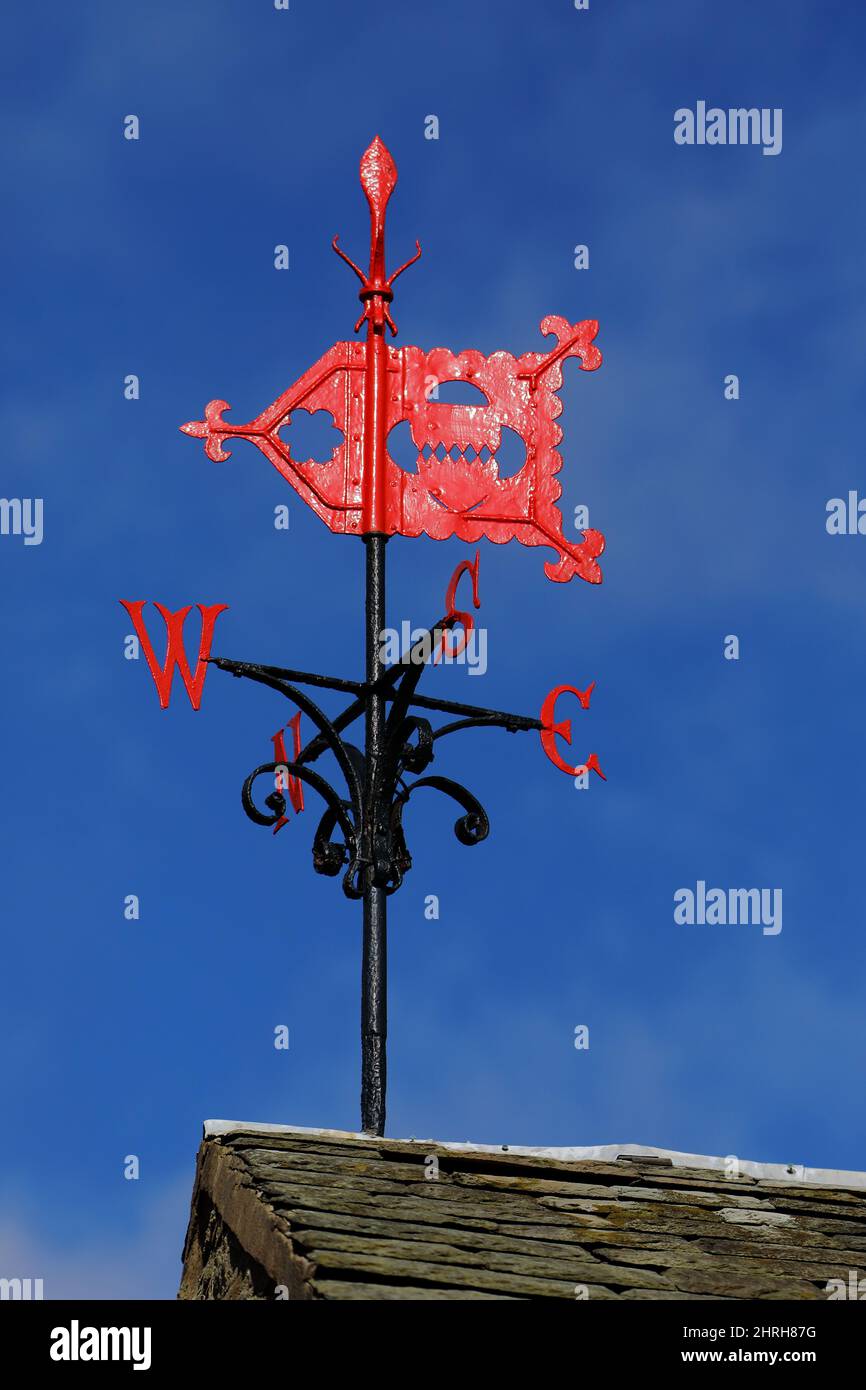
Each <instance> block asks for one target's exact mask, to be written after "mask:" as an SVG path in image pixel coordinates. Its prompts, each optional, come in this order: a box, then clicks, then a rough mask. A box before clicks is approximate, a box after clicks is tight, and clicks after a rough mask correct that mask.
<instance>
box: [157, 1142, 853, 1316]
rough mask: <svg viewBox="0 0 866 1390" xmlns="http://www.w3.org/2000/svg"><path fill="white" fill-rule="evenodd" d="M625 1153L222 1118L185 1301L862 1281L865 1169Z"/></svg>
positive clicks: (636, 1291) (695, 1290)
mask: <svg viewBox="0 0 866 1390" xmlns="http://www.w3.org/2000/svg"><path fill="white" fill-rule="evenodd" d="M630 1147H631V1148H633V1149H634V1147H635V1146H630ZM617 1151H618V1152H622V1148H621V1147H620V1149H619V1150H617V1149H616V1146H610V1147H609V1148H607V1149H605V1150H601V1151H600V1150H595V1151H589V1152H590V1153H593V1154H594V1156H593V1157H591V1158H582V1157H573V1156H572V1155H573V1154H574V1153H575V1152H580V1151H574V1150H558V1151H557V1150H543V1151H531V1150H509V1149H507V1148H505V1147H500V1148H498V1149H493V1148H490V1147H487V1148H484V1147H481V1146H479V1147H473V1146H470V1145H446V1144H440V1143H436V1142H432V1141H428V1140H423V1141H417V1140H397V1139H372V1138H368V1137H365V1136H362V1135H352V1134H347V1133H343V1132H341V1131H333V1130H331V1131H328V1130H316V1131H309V1130H306V1131H305V1130H292V1129H283V1128H277V1127H271V1126H259V1127H255V1126H246V1127H244V1126H243V1125H234V1124H231V1123H228V1122H221V1121H217V1122H210V1123H209V1125H208V1127H207V1128H206V1134H205V1138H204V1140H203V1142H202V1145H201V1148H200V1150H199V1155H198V1163H197V1170H196V1182H195V1189H194V1192H193V1199H192V1209H191V1217H190V1227H189V1231H188V1234H187V1239H186V1245H185V1248H184V1275H183V1281H182V1284H181V1289H180V1294H179V1297H181V1298H186V1299H241V1298H244V1299H274V1298H275V1297H282V1298H292V1299H307V1298H318V1299H479V1298H481V1299H490V1298H496V1299H501V1298H512V1299H513V1298H518V1299H527V1298H530V1299H531V1298H554V1299H569V1300H573V1299H575V1298H577V1297H586V1298H589V1299H606V1300H608V1299H627V1300H630V1299H707V1298H709V1299H714V1300H718V1299H720V1298H729V1299H826V1298H827V1296H828V1294H827V1288H826V1286H827V1281H828V1280H830V1279H842V1280H844V1281H846V1283H847V1282H848V1279H849V1272H850V1271H851V1270H859V1271H864V1270H866V1175H863V1174H856V1173H848V1174H845V1173H833V1174H831V1173H823V1174H822V1173H818V1174H813V1173H811V1172H810V1173H809V1174H808V1176H809V1178H812V1177H813V1176H814V1177H816V1178H817V1180H815V1181H811V1180H810V1181H804V1180H803V1178H802V1177H800V1176H797V1177H794V1178H791V1179H789V1180H784V1179H783V1178H781V1177H780V1176H779V1174H780V1173H784V1172H785V1171H786V1170H785V1169H784V1168H782V1167H781V1166H779V1167H775V1166H774V1167H768V1166H766V1165H758V1164H750V1165H743V1167H744V1168H746V1169H751V1172H749V1171H745V1172H743V1174H742V1176H740V1177H738V1178H733V1177H729V1176H726V1175H725V1172H724V1170H723V1167H722V1165H721V1163H720V1162H719V1166H718V1167H716V1168H712V1167H709V1166H707V1165H709V1164H711V1163H712V1162H714V1160H710V1159H702V1158H699V1157H697V1156H692V1155H672V1154H665V1153H664V1152H663V1151H662V1152H660V1153H659V1154H656V1155H653V1154H652V1153H650V1152H648V1151H638V1152H632V1153H629V1154H628V1155H627V1156H624V1157H621V1158H617V1157H616V1156H615V1155H616V1152H617ZM600 1154H601V1155H603V1156H599V1155H600ZM562 1155H565V1156H564V1157H563V1156H562ZM433 1159H435V1163H434V1162H433V1161H432V1160H433ZM690 1164H691V1165H693V1166H689V1165H690ZM437 1165H438V1169H437ZM694 1165H702V1166H694ZM425 1173H427V1174H430V1176H429V1177H428V1176H425ZM858 1277H859V1275H858Z"/></svg>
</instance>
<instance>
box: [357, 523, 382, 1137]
mask: <svg viewBox="0 0 866 1390" xmlns="http://www.w3.org/2000/svg"><path fill="white" fill-rule="evenodd" d="M387 543H388V538H387V536H382V535H367V536H365V537H364V546H365V548H366V568H367V593H366V619H367V653H366V657H367V683H368V685H373V684H375V682H376V681H378V679H379V677H380V675H381V674H382V663H381V661H380V657H379V654H380V650H381V641H382V638H381V634H382V631H383V629H384V627H385V546H386V545H387ZM385 707H386V702H385V698H384V696H383V695H382V694H381V693H380V692H374V691H368V693H367V696H366V709H365V724H366V728H365V739H366V786H365V793H364V799H365V805H364V827H365V831H366V836H365V838H366V842H367V843H366V853H367V857H368V864H367V869H366V882H365V884H364V943H363V951H362V961H361V1129H362V1130H363V1132H364V1133H365V1134H376V1135H379V1134H384V1133H385V1082H386V1071H387V1067H386V1055H385V1050H386V1042H387V1035H388V937H387V930H388V929H387V898H386V896H385V889H384V888H383V887H379V886H378V885H376V884H375V883H374V882H373V878H374V873H375V866H374V864H373V862H371V861H372V860H373V858H374V837H375V835H376V831H377V827H376V824H375V815H376V806H377V802H378V800H379V798H378V797H377V796H376V794H375V785H376V776H377V772H378V766H379V760H380V758H381V755H382V750H383V745H384V732H385Z"/></svg>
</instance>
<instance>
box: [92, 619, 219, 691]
mask: <svg viewBox="0 0 866 1390" xmlns="http://www.w3.org/2000/svg"><path fill="white" fill-rule="evenodd" d="M118 602H119V603H121V604H122V605H123V607H124V608H125V609H126V611H127V613H128V614H129V616H130V618H131V619H132V625H133V627H134V628H135V633H136V636H137V637H138V640H139V643H140V644H141V649H142V651H143V652H144V655H145V659H146V661H147V665H148V669H149V671H150V674H151V676H152V677H153V683H154V685H155V686H156V692H157V694H158V696H159V703H160V705H161V706H162V708H163V709H168V702H169V700H170V698H171V684H172V681H173V680H174V672H175V667H176V668H177V669H178V671H180V678H181V680H182V681H183V683H184V687H185V689H186V693H187V695H188V696H189V702H190V704H191V705H192V707H193V709H196V710H197V709H200V708H201V697H202V692H203V690H204V678H205V676H206V675H207V662H208V658H209V657H210V649H211V644H212V642H213V634H214V627H215V625H216V620H217V618H218V617H219V615H220V613H224V612H225V611H226V609H227V608H228V604H227V603H212V604H210V605H209V606H208V605H205V604H201V603H198V604H196V607H197V608H198V611H199V613H200V614H201V637H200V639H199V645H198V659H197V661H196V667H195V672H192V671H190V668H189V662H188V661H187V657H186V651H185V649H184V645H183V625H184V623H185V622H186V620H187V617H188V616H189V614H190V613H191V612H192V604H188V605H187V607H186V608H179V609H178V610H177V612H176V613H172V611H171V610H170V609H169V608H164V607H163V605H162V604H161V603H157V602H156V600H155V599H154V603H153V606H154V608H155V609H156V611H157V612H158V613H159V614H160V616H161V617H162V620H163V622H164V623H165V628H166V646H165V660H164V661H163V664H162V665H161V666H160V664H159V662H158V661H157V659H156V653H155V652H154V650H153V645H152V643H151V640H150V636H149V635H148V631H147V628H146V627H145V623H144V611H143V610H144V605H145V603H146V602H147V599H125V598H122V599H119V600H118Z"/></svg>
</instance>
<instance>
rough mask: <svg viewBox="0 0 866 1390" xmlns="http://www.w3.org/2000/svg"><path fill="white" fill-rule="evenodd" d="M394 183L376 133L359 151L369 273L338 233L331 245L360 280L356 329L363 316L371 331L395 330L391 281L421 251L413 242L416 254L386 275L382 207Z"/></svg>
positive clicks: (384, 147)
mask: <svg viewBox="0 0 866 1390" xmlns="http://www.w3.org/2000/svg"><path fill="white" fill-rule="evenodd" d="M396 183H397V166H396V164H395V163H394V160H393V159H392V158H391V152H390V150H389V149H388V147H387V145H386V144H385V142H384V141H383V140H381V139H380V138H379V136H378V135H377V136H375V137H374V139H373V140H372V142H371V143H370V144H369V145H368V146H367V148H366V150H365V151H364V153H363V154H362V155H361V187H362V188H363V190H364V193H365V195H366V198H367V202H368V203H369V205H370V271H369V274H368V275H365V274H364V272H363V271H362V270H361V269H360V267H359V266H357V265H355V262H354V261H353V260H352V259H351V258H350V257H349V256H347V255H346V253H345V251H342V250H341V249H340V247H339V246H338V245H337V237H334V240H333V242H332V243H331V245H332V246H333V248H334V250H335V251H336V253H337V255H338V256H340V257H341V258H342V259H343V260H344V261H345V262H346V265H348V266H350V267H351V269H352V270H354V272H355V274H356V275H357V277H358V279H359V280H360V281H361V291H360V293H359V295H358V298H359V299H360V300H361V301H362V303H363V304H364V305H365V308H364V312H363V314H362V315H361V317H360V318H359V319H358V322H357V323H356V324H355V332H356V333H357V331H358V329H359V328H360V327H361V324H362V323H363V322H364V320H365V319H367V320H368V322H369V323H370V324H371V325H372V327H373V329H374V331H376V330H378V331H379V332H381V331H382V329H383V328H384V327H385V324H387V325H388V327H389V328H390V330H391V332H392V333H394V334H396V332H397V328H396V325H395V323H394V320H393V319H392V318H391V314H390V311H389V309H388V305H389V304H390V303H391V300H392V299H393V298H394V291H393V288H392V287H393V284H394V281H395V280H396V279H397V277H398V275H402V274H403V271H404V270H406V269H408V267H409V266H410V265H414V263H415V261H417V259H418V257H419V256H420V255H421V243H420V241H416V242H415V248H416V249H415V255H414V256H412V257H411V258H410V259H409V260H408V261H406V262H405V263H404V264H403V265H401V266H400V268H399V269H398V270H395V271H394V274H393V275H391V276H388V277H387V278H386V275H385V209H386V208H387V206H388V199H389V198H390V196H391V194H392V193H393V192H394V187H395V185H396Z"/></svg>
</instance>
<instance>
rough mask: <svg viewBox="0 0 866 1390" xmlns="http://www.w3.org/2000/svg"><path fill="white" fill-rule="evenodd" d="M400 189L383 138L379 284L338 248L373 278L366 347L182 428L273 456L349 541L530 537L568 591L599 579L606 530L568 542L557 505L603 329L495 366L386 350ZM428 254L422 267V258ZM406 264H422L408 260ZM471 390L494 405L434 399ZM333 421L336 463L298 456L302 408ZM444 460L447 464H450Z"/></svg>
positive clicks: (375, 211)
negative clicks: (570, 365) (575, 417)
mask: <svg viewBox="0 0 866 1390" xmlns="http://www.w3.org/2000/svg"><path fill="white" fill-rule="evenodd" d="M396 181H397V171H396V168H395V166H394V162H393V160H392V159H391V156H390V154H389V153H388V151H387V150H386V148H385V146H384V145H383V144H382V142H381V140H379V138H378V137H377V138H376V140H374V141H373V143H372V145H371V146H370V148H369V149H368V150H367V151H366V152H365V154H364V156H363V158H362V160H361V182H362V185H363V188H364V192H365V195H366V197H367V201H368V203H369V206H370V239H371V251H370V270H369V273H368V274H367V275H365V274H364V273H363V271H361V270H360V269H359V267H358V266H356V265H355V264H354V262H353V261H351V260H350V259H349V257H348V256H346V255H345V253H344V252H343V251H341V250H340V249H339V247H337V246H336V239H335V249H336V250H337V252H338V254H339V255H340V256H342V258H343V259H344V260H345V261H346V262H347V263H348V264H349V265H350V266H351V267H352V269H353V270H354V271H355V273H356V274H357V275H358V277H359V279H360V281H361V286H362V288H361V291H360V298H361V300H362V302H363V304H364V306H365V307H364V313H363V314H362V316H361V318H360V319H359V320H358V324H357V325H356V328H357V327H360V325H361V323H362V322H364V321H365V320H366V322H367V341H366V343H356V342H340V343H335V344H334V346H333V347H331V348H329V349H328V351H327V352H326V353H325V354H324V356H322V357H320V358H319V360H318V361H317V362H316V363H315V364H314V365H313V366H312V367H310V369H309V370H308V371H306V372H305V373H304V375H303V376H302V377H301V378H300V379H299V380H298V381H296V382H295V383H294V385H293V386H290V387H289V388H288V390H286V391H284V392H283V394H282V395H281V396H279V397H278V398H277V400H275V401H274V402H273V404H272V405H270V406H268V408H267V409H266V410H264V411H262V413H261V414H260V415H258V416H257V417H256V418H255V419H254V420H251V421H249V422H248V423H247V424H233V423H231V422H229V421H227V420H226V419H225V418H224V412H225V411H227V410H229V409H230V407H229V405H228V404H227V402H226V401H224V400H214V401H211V402H210V404H209V405H208V406H207V407H206V409H205V414H204V419H203V420H194V421H190V422H189V423H188V424H185V425H182V426H181V429H182V430H183V431H184V432H185V433H186V434H189V435H192V436H193V437H194V438H197V439H203V440H204V444H205V452H206V454H207V456H208V458H210V459H213V460H214V461H215V462H222V461H223V460H225V459H227V458H229V457H230V451H229V450H228V449H226V448H225V447H224V446H225V445H226V443H227V442H228V441H230V440H232V439H246V440H248V441H249V442H250V443H253V444H255V445H256V446H257V448H259V449H260V450H261V452H262V453H263V454H264V455H265V457H266V458H267V459H268V460H269V461H270V462H271V463H272V464H273V466H274V467H275V468H276V469H277V470H278V472H279V473H280V474H281V475H282V477H283V478H284V479H285V480H286V482H288V483H289V484H290V485H291V486H292V487H293V488H294V489H295V491H296V492H297V494H298V496H299V497H301V498H302V499H303V501H304V502H306V503H307V505H308V506H309V507H311V508H312V510H313V511H314V512H315V513H316V515H317V516H318V517H320V518H321V520H322V521H324V523H325V525H326V526H328V527H329V528H330V530H331V531H334V532H337V533H339V534H343V535H357V536H361V535H369V534H382V535H386V536H390V535H401V536H419V535H421V534H424V535H427V536H431V537H432V538H433V539H434V540H445V539H447V538H448V537H451V536H456V537H458V539H460V540H463V541H467V542H469V543H474V542H476V541H478V540H480V539H481V538H482V537H486V538H487V539H488V540H491V541H494V542H495V543H496V544H502V543H504V542H505V541H509V540H514V539H516V540H519V541H520V542H521V544H523V545H527V546H548V547H550V548H552V549H553V550H554V552H555V555H556V558H555V559H554V560H548V561H547V562H546V563H545V572H546V574H547V576H548V578H549V579H553V580H556V581H557V582H564V581H566V580H569V579H571V578H573V576H574V575H578V576H579V577H580V578H581V579H585V580H587V581H588V582H589V583H591V584H598V583H600V582H601V577H602V576H601V569H600V567H599V565H598V558H599V556H600V555H601V553H602V551H603V550H604V536H603V535H602V533H601V532H600V531H596V530H594V529H587V530H585V531H584V532H583V533H582V539H581V540H580V541H577V542H571V541H568V540H566V539H565V537H564V535H563V528H562V515H561V513H560V511H559V508H558V507H557V506H556V502H557V500H558V498H559V496H560V494H561V492H562V488H561V487H560V484H559V481H558V479H557V477H556V475H557V473H558V472H559V470H560V468H561V467H562V458H561V455H560V454H559V452H558V450H557V446H558V444H559V443H560V441H561V439H562V431H561V430H560V428H559V425H558V424H557V417H558V416H559V415H560V413H561V411H562V403H561V401H560V400H559V391H560V390H561V387H562V363H563V362H564V361H565V359H566V358H568V357H577V358H579V360H580V366H581V369H582V370H583V371H587V372H591V371H595V370H596V369H597V368H598V367H599V366H600V365H601V360H602V357H601V352H600V351H599V349H598V348H597V347H596V346H595V343H594V339H595V336H596V334H597V332H598V324H597V322H596V321H595V320H594V319H585V320H583V321H581V322H579V323H574V324H573V323H570V322H569V321H568V320H567V319H564V318H561V317H558V316H556V315H549V316H548V317H547V318H545V319H543V320H542V323H541V332H542V334H544V335H545V336H547V337H552V338H553V339H554V340H555V341H554V345H553V347H552V348H551V349H550V350H549V351H548V352H546V353H539V352H526V353H523V354H522V355H521V356H520V357H514V356H512V354H511V353H509V352H496V353H493V354H492V356H490V357H485V356H483V354H482V353H480V352H476V351H473V350H471V349H470V350H467V351H465V352H461V353H456V354H455V353H452V352H450V351H449V350H448V349H447V348H433V349H432V351H430V352H425V351H424V350H423V349H421V348H419V347H405V348H394V347H391V346H389V345H388V343H387V341H386V337H385V331H386V328H390V329H391V331H392V332H395V333H396V328H395V327H394V323H393V319H392V318H391V311H390V304H391V301H392V300H393V297H394V296H393V288H392V287H393V283H394V281H395V280H396V278H397V276H398V275H399V274H400V273H401V272H402V271H403V270H404V269H405V268H406V267H405V266H401V267H400V269H399V270H398V271H396V272H395V273H394V274H393V275H391V276H390V277H388V278H386V276H385V251H384V236H385V209H386V205H387V202H388V199H389V197H390V196H391V193H392V191H393V188H394V185H395V183H396ZM420 254H421V253H420V247H419V249H418V252H417V254H416V256H414V257H413V258H412V260H416V259H417V256H418V255H420ZM406 264H407V265H410V264H412V261H408V262H407V263H406ZM447 381H465V382H468V383H470V384H471V385H472V386H474V387H476V388H477V389H478V390H479V391H480V392H481V393H482V396H483V397H484V399H485V401H486V403H485V404H478V405H477V406H467V405H452V404H446V403H445V402H440V401H437V400H435V399H432V400H431V399H430V392H431V390H432V388H433V386H434V385H436V384H439V383H442V382H447ZM299 409H303V410H306V411H309V412H310V413H314V412H316V411H318V410H324V411H327V412H328V414H329V415H330V416H331V418H332V419H333V422H334V425H335V427H336V428H337V429H338V430H339V431H340V432H341V433H342V435H343V440H342V443H340V444H339V445H338V446H337V447H336V448H335V449H334V451H333V453H332V454H331V457H330V459H328V461H327V462H325V463H315V462H313V461H312V460H310V459H307V460H303V459H298V458H295V457H293V455H292V452H291V447H290V445H289V443H287V441H286V440H285V439H283V438H282V436H281V433H280V432H281V430H283V429H284V428H285V427H287V426H289V425H290V423H291V419H292V412H293V411H295V410H299ZM404 422H405V423H408V425H409V427H410V430H411V436H412V441H413V444H414V447H415V449H416V451H417V456H416V460H415V467H414V470H413V471H406V470H404V469H403V468H401V467H400V466H399V465H398V464H397V463H396V462H395V460H394V459H393V458H392V456H391V455H390V454H389V452H388V448H387V441H388V436H389V435H390V433H391V431H392V430H393V429H394V427H395V426H396V425H399V424H402V423H404ZM506 428H507V429H510V430H513V431H514V432H515V433H516V434H518V435H519V436H520V438H521V440H522V441H523V444H524V446H525V450H526V458H525V461H524V463H523V465H522V467H521V468H520V469H519V470H518V472H516V473H515V474H514V475H513V476H512V477H505V478H504V477H501V476H500V466H499V461H498V458H497V453H498V451H499V450H500V448H501V442H502V431H503V429H506ZM443 454H444V457H441V455H443Z"/></svg>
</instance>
